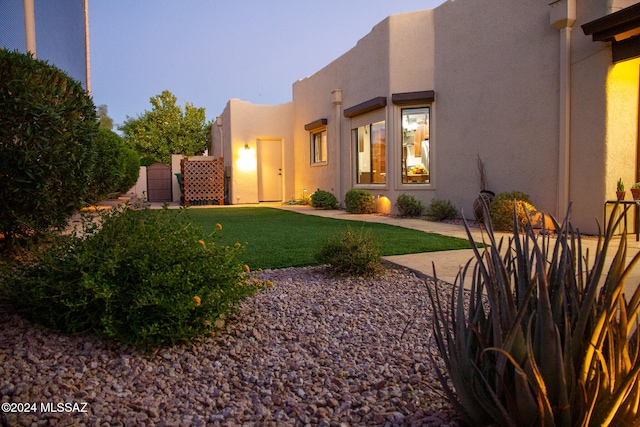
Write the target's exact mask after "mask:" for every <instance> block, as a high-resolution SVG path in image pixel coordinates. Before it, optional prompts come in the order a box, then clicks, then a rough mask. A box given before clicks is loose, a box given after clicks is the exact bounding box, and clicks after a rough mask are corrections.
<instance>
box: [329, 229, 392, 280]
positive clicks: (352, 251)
mask: <svg viewBox="0 0 640 427" xmlns="http://www.w3.org/2000/svg"><path fill="white" fill-rule="evenodd" d="M316 258H317V259H318V261H319V262H321V263H322V264H328V265H329V266H330V268H331V271H332V273H333V274H335V275H338V276H359V277H369V276H373V275H375V274H376V273H377V272H379V271H380V269H381V268H382V264H381V253H380V245H379V244H378V242H376V240H375V239H374V238H373V236H372V235H371V233H370V232H366V233H364V232H360V233H357V232H355V231H353V230H352V229H351V228H349V229H347V230H346V231H344V232H342V233H340V234H339V235H337V236H335V237H333V238H330V239H328V240H327V241H326V242H325V243H324V244H323V246H322V249H321V250H320V252H319V253H318V254H317V256H316Z"/></svg>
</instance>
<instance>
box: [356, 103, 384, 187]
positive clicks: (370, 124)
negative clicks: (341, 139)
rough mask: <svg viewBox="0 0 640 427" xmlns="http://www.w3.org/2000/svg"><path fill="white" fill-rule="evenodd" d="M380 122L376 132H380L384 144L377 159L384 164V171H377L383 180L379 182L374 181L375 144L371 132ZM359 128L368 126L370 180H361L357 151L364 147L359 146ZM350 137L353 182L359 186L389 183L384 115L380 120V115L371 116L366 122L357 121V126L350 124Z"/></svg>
mask: <svg viewBox="0 0 640 427" xmlns="http://www.w3.org/2000/svg"><path fill="white" fill-rule="evenodd" d="M379 124H382V127H381V128H380V127H379V128H378V130H377V132H380V133H381V134H382V135H383V137H382V140H383V141H384V144H382V145H383V146H384V154H383V155H382V156H381V159H379V162H382V163H383V165H384V172H379V175H380V176H383V177H384V181H382V182H380V181H377V182H374V181H373V179H374V160H375V159H374V152H375V149H374V144H375V142H374V141H375V140H374V138H372V136H373V134H374V127H375V126H376V125H379ZM360 128H368V129H369V132H368V134H369V135H370V136H369V146H368V151H369V165H368V166H369V174H370V181H368V182H362V181H361V175H362V174H361V171H360V161H359V158H360V156H359V155H358V153H360V152H362V151H363V150H364V149H365V148H364V147H362V150H361V147H360V144H361V141H360V140H359V136H358V135H359V129H360ZM351 139H352V148H353V150H354V153H355V156H354V160H355V167H354V172H355V183H356V185H359V186H367V185H371V186H376V187H380V186H387V185H388V184H389V178H388V149H387V146H388V144H389V141H388V138H387V120H386V115H385V117H384V118H382V120H380V117H377V118H372V120H370V121H366V123H362V124H361V123H358V126H356V127H353V124H352V128H351Z"/></svg>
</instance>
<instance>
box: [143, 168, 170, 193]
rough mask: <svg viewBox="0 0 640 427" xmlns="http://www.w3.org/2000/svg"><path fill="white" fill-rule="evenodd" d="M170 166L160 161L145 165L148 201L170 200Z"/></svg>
mask: <svg viewBox="0 0 640 427" xmlns="http://www.w3.org/2000/svg"><path fill="white" fill-rule="evenodd" d="M172 196H173V195H172V193H171V168H170V167H169V166H167V165H165V164H162V163H154V164H153V165H151V166H149V167H147V199H148V200H149V201H150V202H171V201H172V200H173V197H172Z"/></svg>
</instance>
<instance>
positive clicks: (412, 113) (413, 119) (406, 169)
mask: <svg viewBox="0 0 640 427" xmlns="http://www.w3.org/2000/svg"><path fill="white" fill-rule="evenodd" d="M430 148H431V147H430V144H429V107H422V108H404V109H402V155H401V156H400V159H401V161H402V169H401V170H402V182H403V183H407V184H413V183H417V184H425V183H429V182H430V181H431V176H430V169H429V152H430Z"/></svg>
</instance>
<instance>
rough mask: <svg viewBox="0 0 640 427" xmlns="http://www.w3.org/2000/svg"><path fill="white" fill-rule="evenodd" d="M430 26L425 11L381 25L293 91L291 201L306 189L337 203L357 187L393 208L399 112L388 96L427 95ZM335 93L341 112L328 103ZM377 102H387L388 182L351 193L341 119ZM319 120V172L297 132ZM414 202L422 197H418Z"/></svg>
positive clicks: (346, 133)
mask: <svg viewBox="0 0 640 427" xmlns="http://www.w3.org/2000/svg"><path fill="white" fill-rule="evenodd" d="M431 21H432V11H431V10H426V11H420V12H413V13H407V14H401V15H393V16H391V17H388V18H387V19H385V20H384V21H382V22H380V23H379V24H378V25H376V26H375V27H374V28H373V29H372V30H371V32H370V33H369V34H367V35H366V36H365V37H363V38H362V39H361V40H360V41H359V42H358V43H357V45H356V46H355V47H354V48H353V49H351V50H350V51H348V52H347V53H345V54H344V55H342V56H341V57H339V58H338V59H336V60H335V61H333V62H332V63H330V64H329V65H327V66H326V67H324V68H323V69H322V70H320V71H318V72H317V73H315V74H314V75H312V76H310V77H307V78H305V79H302V80H299V81H297V82H295V83H294V85H293V102H294V104H295V118H294V123H293V124H294V137H295V141H296V143H295V169H296V183H295V189H296V194H297V195H299V194H302V192H303V190H305V189H306V190H308V191H309V192H313V191H315V190H316V189H322V190H326V191H330V192H332V193H334V194H335V195H336V197H337V198H338V200H339V201H341V202H342V201H343V200H344V195H345V193H346V192H347V191H348V190H349V189H351V188H352V187H354V186H357V187H361V188H366V189H369V190H370V191H372V193H374V194H376V195H377V194H381V195H384V196H386V197H388V198H390V199H392V200H395V197H394V195H396V194H397V193H398V192H399V191H400V190H401V189H402V188H401V187H400V184H399V181H400V179H401V172H400V171H399V169H400V163H399V162H400V161H399V159H398V156H399V155H400V153H399V148H398V143H399V138H400V127H399V126H400V109H399V108H397V107H394V106H393V104H392V103H391V95H392V93H396V92H411V91H423V90H429V89H432V88H433V87H432V82H433V77H432V76H433V54H432V52H433V48H432V46H433V45H432V39H433V37H432V27H431ZM336 89H340V90H341V103H340V104H336V103H334V102H333V101H334V100H335V98H334V94H333V92H334V91H335V90H336ZM379 96H384V97H386V98H387V107H386V132H387V156H388V157H387V182H386V184H378V185H356V184H355V182H356V181H355V160H354V159H353V147H352V143H351V120H350V119H349V118H345V117H344V116H343V111H344V109H346V108H349V107H352V106H355V105H358V104H360V103H362V102H364V101H367V100H369V99H372V98H375V97H379ZM322 118H326V119H327V139H328V152H329V156H328V161H327V164H326V165H312V164H311V159H310V157H311V146H310V143H311V142H310V132H309V131H307V130H305V128H304V127H305V125H306V124H308V123H311V122H314V121H316V120H318V119H322ZM396 148H397V149H396ZM396 151H398V152H397V153H396ZM396 163H398V164H397V165H396ZM414 188H415V187H414ZM416 195H417V196H420V197H422V198H425V197H426V196H425V195H424V194H423V193H421V192H416ZM389 205H390V204H389Z"/></svg>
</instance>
